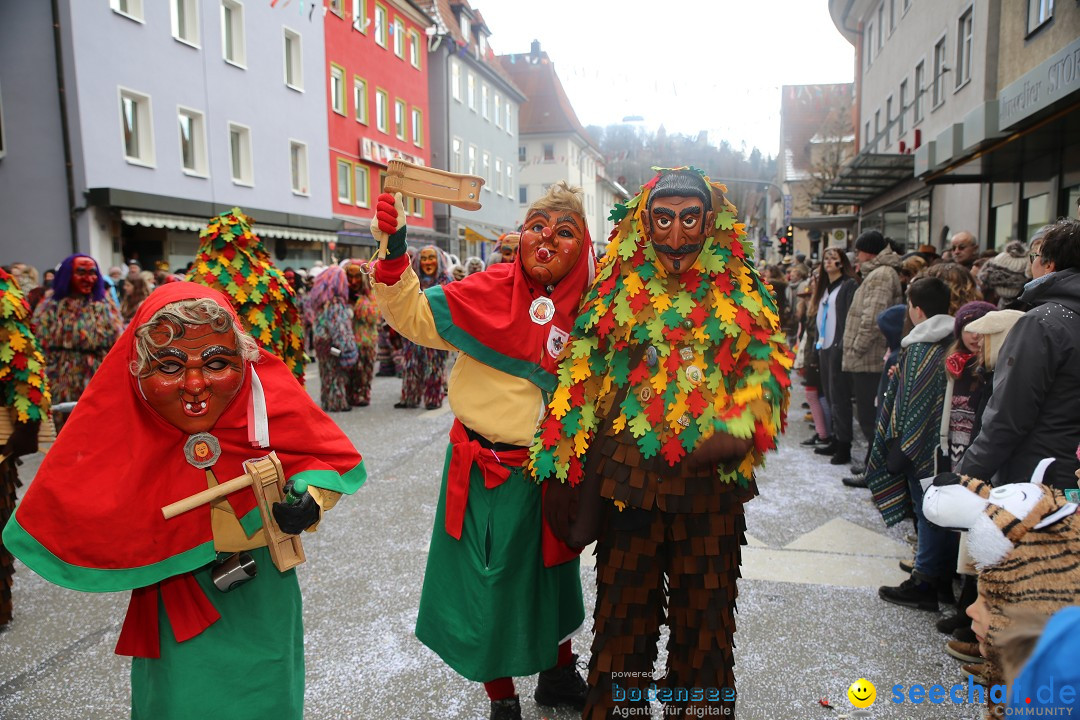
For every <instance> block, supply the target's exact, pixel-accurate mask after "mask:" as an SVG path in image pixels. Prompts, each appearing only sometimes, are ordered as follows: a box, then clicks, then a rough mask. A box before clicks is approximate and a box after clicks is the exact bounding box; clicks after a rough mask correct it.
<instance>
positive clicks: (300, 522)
mask: <svg viewBox="0 0 1080 720" xmlns="http://www.w3.org/2000/svg"><path fill="white" fill-rule="evenodd" d="M290 492H292V483H289V484H288V485H286V486H285V494H286V495H288V494H289V493H290ZM272 510H273V512H274V520H276V521H277V524H278V527H279V528H281V530H282V532H286V533H288V534H290V535H299V534H300V533H302V532H303V531H304V530H307V529H308V528H309V527H311V526H312V525H314V524H315V523H317V522H318V521H319V513H320V508H319V503H317V502H315V498H313V497H311V493H309V492H308V491H307V490H305V491H304V492H303V494H302V495H300V499H299V500H297V501H296V502H294V503H291V504H290V503H284V502H276V503H274V507H273V508H272Z"/></svg>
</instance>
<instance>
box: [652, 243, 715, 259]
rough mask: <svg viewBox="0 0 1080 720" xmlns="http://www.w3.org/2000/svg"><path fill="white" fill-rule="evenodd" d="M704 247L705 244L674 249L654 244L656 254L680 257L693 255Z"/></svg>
mask: <svg viewBox="0 0 1080 720" xmlns="http://www.w3.org/2000/svg"><path fill="white" fill-rule="evenodd" d="M703 246H704V243H695V244H693V245H683V246H682V247H678V248H673V247H671V246H670V245H664V244H662V243H658V242H654V243H653V249H654V250H656V252H661V253H664V254H665V255H677V256H680V257H681V256H683V255H690V254H692V253H696V252H697V251H698V250H700V249H701V248H702V247H703Z"/></svg>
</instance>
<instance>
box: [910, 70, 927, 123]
mask: <svg viewBox="0 0 1080 720" xmlns="http://www.w3.org/2000/svg"><path fill="white" fill-rule="evenodd" d="M925 76H926V69H925V68H924V67H923V63H919V64H918V65H916V66H915V98H914V103H913V104H914V105H915V107H914V108H913V110H912V116H913V117H912V122H913V123H915V124H918V123H919V121H920V120H922V118H923V94H924V93H925V92H926V87H925V86H924V81H925V79H926V77H925Z"/></svg>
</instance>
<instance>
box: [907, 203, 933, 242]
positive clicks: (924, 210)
mask: <svg viewBox="0 0 1080 720" xmlns="http://www.w3.org/2000/svg"><path fill="white" fill-rule="evenodd" d="M929 244H931V243H930V196H929V195H924V196H923V197H917V198H911V199H910V200H908V204H907V248H908V249H909V250H912V249H915V248H917V247H919V246H920V245H929Z"/></svg>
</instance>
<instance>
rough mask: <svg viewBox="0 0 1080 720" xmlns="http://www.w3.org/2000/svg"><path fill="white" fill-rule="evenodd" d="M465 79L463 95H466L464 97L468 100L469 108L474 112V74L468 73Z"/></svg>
mask: <svg viewBox="0 0 1080 720" xmlns="http://www.w3.org/2000/svg"><path fill="white" fill-rule="evenodd" d="M466 81H467V82H466V86H467V88H466V94H465V96H466V98H468V101H469V109H470V110H472V111H474V112H475V111H476V76H475V75H473V74H472V73H468V76H467V77H466Z"/></svg>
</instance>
